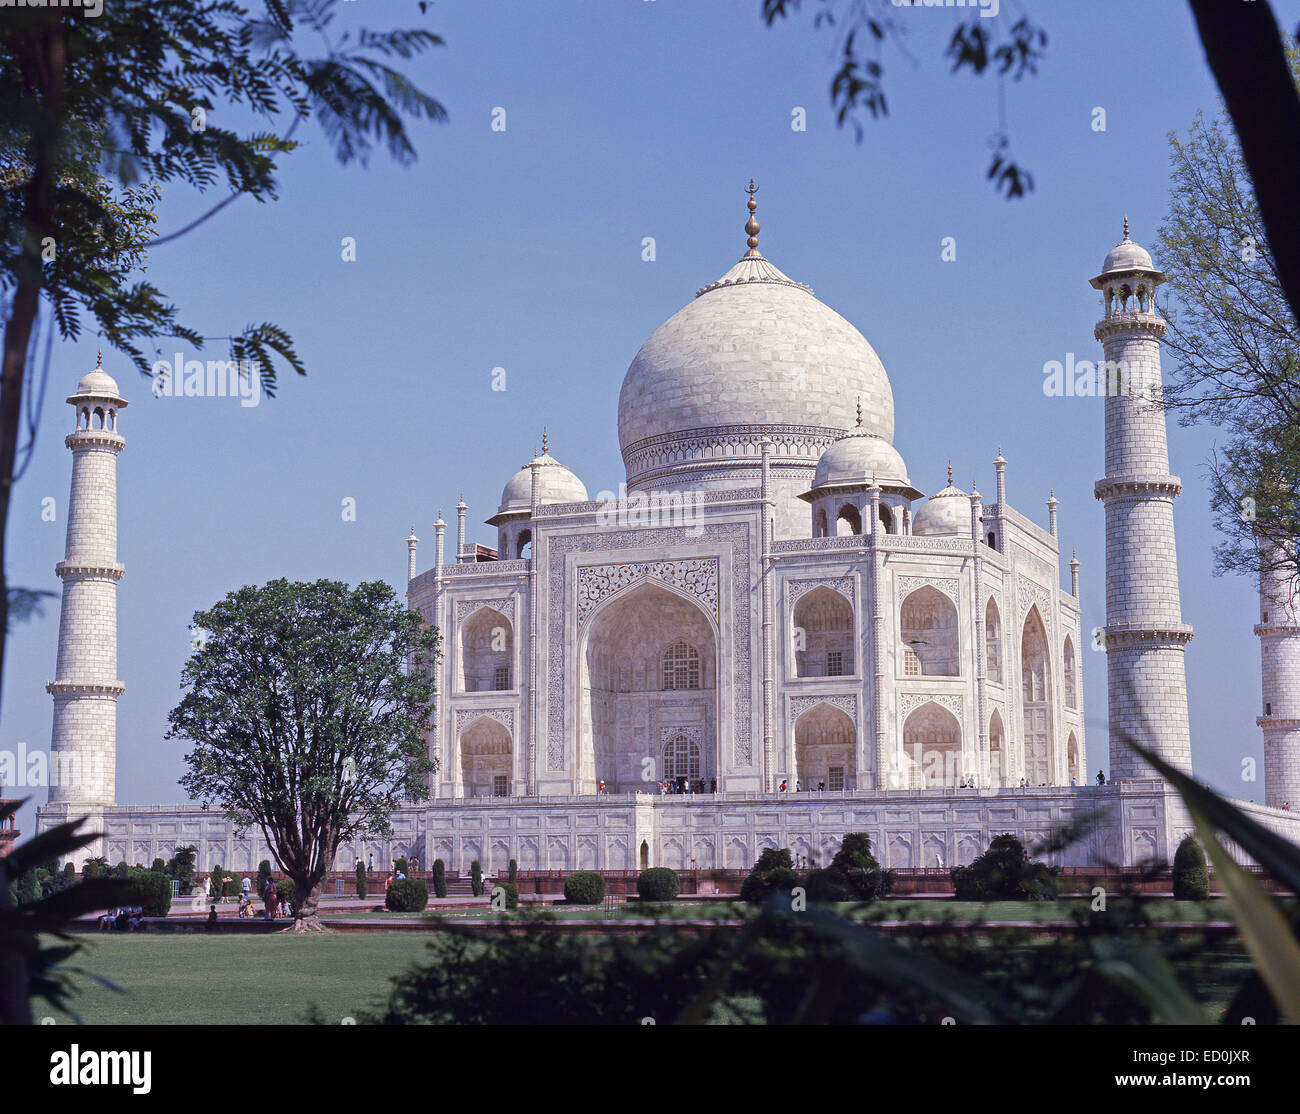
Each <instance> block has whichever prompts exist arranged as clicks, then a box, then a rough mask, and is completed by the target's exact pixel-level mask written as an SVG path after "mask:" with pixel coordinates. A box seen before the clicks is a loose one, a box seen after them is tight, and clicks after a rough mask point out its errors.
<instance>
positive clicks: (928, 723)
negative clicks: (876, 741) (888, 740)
mask: <svg viewBox="0 0 1300 1114" xmlns="http://www.w3.org/2000/svg"><path fill="white" fill-rule="evenodd" d="M903 752H904V753H905V754H906V756H907V759H908V765H909V767H910V769H911V772H912V786H913V788H916V789H920V788H925V789H939V788H945V789H950V788H956V787H957V786H958V785H959V784H960V782H961V779H962V777H963V776H964V775H965V774H966V773H967V771H966V770H965V769H963V766H962V757H961V724H959V723H958V722H957V717H956V716H954V715H953V714H952V713H951V712H950V711H948V709H947V708H943V707H940V705H938V704H936V703H934V701H930V702H929V703H928V704H922V705H921V706H920V707H919V708H917V709H916V711H914V712H913V713H912V714H911V715H910V716H908V717H907V722H906V723H904V724H903Z"/></svg>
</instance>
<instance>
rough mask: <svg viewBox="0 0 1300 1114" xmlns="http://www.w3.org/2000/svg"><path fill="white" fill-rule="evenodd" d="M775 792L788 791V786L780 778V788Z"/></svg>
mask: <svg viewBox="0 0 1300 1114" xmlns="http://www.w3.org/2000/svg"><path fill="white" fill-rule="evenodd" d="M777 792H778V793H788V792H790V787H789V786H788V785H787V784H786V783H785V781H784V780H782V782H781V788H780V789H778V790H777Z"/></svg>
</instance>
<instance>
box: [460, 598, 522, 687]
mask: <svg viewBox="0 0 1300 1114" xmlns="http://www.w3.org/2000/svg"><path fill="white" fill-rule="evenodd" d="M513 651H514V628H513V627H512V626H511V625H510V620H509V619H507V618H506V617H505V616H504V615H502V614H501V612H499V611H497V610H495V609H494V608H491V607H480V608H479V609H478V610H477V611H475V612H474V614H473V615H471V616H470V617H469V618H468V619H466V620H465V622H464V623H462V624H461V629H460V668H459V670H458V671H457V673H458V676H457V678H456V679H457V681H458V682H459V685H458V687H459V689H460V690H461V691H462V692H504V691H506V690H508V689H511V688H514V684H513V682H514V678H513V677H512V675H511V673H512V670H513V661H512V659H513V657H514V653H513Z"/></svg>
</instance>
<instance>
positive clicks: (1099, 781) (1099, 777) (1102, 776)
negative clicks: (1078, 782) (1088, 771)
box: [1097, 770, 1106, 785]
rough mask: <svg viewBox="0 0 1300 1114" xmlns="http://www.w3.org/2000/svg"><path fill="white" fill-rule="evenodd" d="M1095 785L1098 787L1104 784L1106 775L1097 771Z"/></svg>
mask: <svg viewBox="0 0 1300 1114" xmlns="http://www.w3.org/2000/svg"><path fill="white" fill-rule="evenodd" d="M1097 784H1098V785H1105V784H1106V775H1105V774H1103V773H1102V772H1101V771H1100V770H1098V771H1097Z"/></svg>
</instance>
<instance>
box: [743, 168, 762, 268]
mask: <svg viewBox="0 0 1300 1114" xmlns="http://www.w3.org/2000/svg"><path fill="white" fill-rule="evenodd" d="M745 192H746V193H747V194H749V201H748V202H747V203H746V204H747V205H748V206H749V220H747V221H746V222H745V233H746V235H748V237H749V239H748V240H747V241H746V243H747V244H749V251H747V252H746V253H745V254H746V255H748V256H756V255H761V254H762V253H761V252H760V251H759V250H758V232H759V229H760V228H761V227H762V226H761V225H760V224H759V223H758V220H757V218H755V216H754V212H755V211H756V210H757V209H758V202H757V201H755V200H754V194H756V193H758V187H757V186H756V185H754V179H753V178H751V179H750V180H749V188H748V189H747V190H745Z"/></svg>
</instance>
